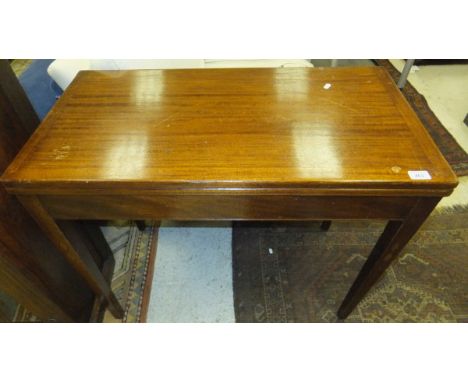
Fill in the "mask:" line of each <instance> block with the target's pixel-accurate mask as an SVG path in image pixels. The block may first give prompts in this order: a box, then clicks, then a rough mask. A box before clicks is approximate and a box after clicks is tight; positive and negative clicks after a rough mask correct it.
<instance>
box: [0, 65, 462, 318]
mask: <svg viewBox="0 0 468 382" xmlns="http://www.w3.org/2000/svg"><path fill="white" fill-rule="evenodd" d="M408 171H423V172H420V173H416V176H417V177H419V178H418V179H413V178H412V177H411V176H410V174H412V173H409V172H408ZM424 171H427V173H426V172H424ZM427 177H430V179H425V178H427ZM421 178H422V179H421ZM2 182H3V184H4V185H5V187H6V188H7V190H8V191H9V192H11V193H13V194H15V195H17V196H18V198H19V199H20V201H21V202H22V204H23V205H24V206H25V207H26V209H27V210H28V211H29V212H30V213H31V214H32V216H33V217H34V218H35V219H36V220H37V222H38V223H39V224H40V225H41V227H42V228H43V230H44V232H45V233H46V234H47V235H48V236H49V237H50V238H51V240H52V241H53V242H54V243H55V245H56V246H57V247H58V248H59V249H60V250H61V252H62V253H63V254H64V256H65V257H66V258H67V259H68V260H69V261H70V263H71V264H73V266H74V267H75V268H76V269H77V270H78V271H79V273H80V274H82V275H83V277H84V278H85V280H86V282H87V283H88V285H89V286H90V287H91V288H92V289H93V291H94V292H96V293H98V294H101V295H102V296H104V298H105V299H106V300H107V301H108V303H109V308H110V309H111V311H112V312H113V313H114V314H116V315H118V314H120V313H121V308H120V306H119V305H118V302H117V301H116V299H115V296H114V295H113V294H112V292H111V291H110V289H109V286H108V284H107V283H106V282H105V280H104V279H103V278H102V276H101V274H100V272H99V270H98V269H97V267H95V266H94V265H93V264H87V263H85V262H83V261H82V260H81V259H80V257H79V256H78V255H77V253H76V251H75V249H74V247H73V245H71V244H70V243H69V241H68V240H67V239H66V237H65V236H64V235H63V233H62V231H61V229H60V227H59V226H58V225H57V224H56V221H57V220H60V219H65V220H66V219H122V218H125V219H135V220H137V219H140V220H143V219H158V220H162V219H173V220H197V219H198V220H316V219H317V220H318V219H320V220H332V219H388V220H389V223H388V225H387V227H386V229H385V231H384V233H383V234H382V236H381V238H380V239H379V241H378V243H377V244H376V246H375V248H374V250H373V251H372V253H371V255H370V257H369V259H368V260H367V262H366V263H365V265H364V267H363V269H362V271H361V272H360V274H359V275H358V277H357V279H356V281H355V283H354V284H353V286H352V287H351V289H350V291H349V293H348V295H347V296H346V298H345V300H344V302H343V304H342V306H341V308H340V310H339V312H338V314H339V316H340V317H346V316H347V315H348V314H349V313H350V311H351V310H352V309H353V308H354V307H355V306H356V304H357V303H358V302H359V300H360V299H361V298H362V296H363V295H364V294H365V293H366V292H367V291H368V290H369V288H370V287H371V286H372V285H373V284H374V282H375V281H376V280H377V279H378V278H379V277H380V276H381V274H382V273H383V272H384V271H385V269H386V267H387V266H388V264H389V263H390V262H391V261H392V260H393V259H394V258H395V257H396V256H397V255H398V253H399V252H400V250H401V249H402V248H403V247H404V246H405V244H406V243H407V242H408V240H409V239H410V238H411V236H412V235H413V234H414V233H415V232H416V231H417V229H418V228H419V227H420V225H421V224H422V223H423V221H424V220H425V219H426V217H427V216H428V215H429V214H430V212H431V211H432V209H433V208H434V207H435V205H436V204H437V202H438V201H439V200H440V198H442V197H443V196H446V195H449V194H450V193H451V192H452V190H453V188H454V187H455V186H456V185H457V178H456V177H455V175H454V174H453V172H452V170H451V169H450V167H449V165H448V164H447V162H446V161H445V160H444V158H443V157H442V155H441V154H440V152H439V150H438V149H437V147H436V145H435V144H434V142H433V141H432V140H431V138H430V137H429V135H428V133H427V132H426V130H425V129H424V127H423V126H422V125H421V122H420V121H419V120H418V118H417V117H416V115H415V113H414V112H413V110H412V109H411V108H410V106H409V105H408V103H407V102H406V101H405V99H404V98H403V96H402V95H401V94H400V92H399V91H398V89H397V87H396V86H395V84H394V83H393V81H392V79H391V78H390V76H389V75H388V74H387V73H386V72H385V71H384V70H383V69H382V68H378V67H375V68H329V69H324V68H320V69H305V68H282V69H198V70H141V71H121V72H119V71H116V72H97V71H84V72H80V73H79V74H78V76H77V78H76V79H75V80H74V82H73V83H72V84H71V85H70V87H69V88H68V89H67V91H66V92H65V94H64V95H63V96H62V98H61V99H60V100H59V101H58V103H57V105H56V106H55V107H54V109H53V110H52V112H51V113H50V114H49V115H48V117H47V118H46V120H45V121H44V122H43V123H42V125H41V126H40V128H39V129H38V130H37V131H36V133H35V134H34V135H33V137H32V138H31V139H30V140H29V142H28V143H27V144H26V146H25V147H24V148H23V150H22V151H21V152H20V153H19V155H18V156H17V157H16V159H15V161H14V162H13V163H12V164H11V165H10V167H9V168H8V169H7V171H6V172H5V173H4V174H3V177H2ZM323 228H324V229H327V223H326V224H325V225H324V226H323Z"/></svg>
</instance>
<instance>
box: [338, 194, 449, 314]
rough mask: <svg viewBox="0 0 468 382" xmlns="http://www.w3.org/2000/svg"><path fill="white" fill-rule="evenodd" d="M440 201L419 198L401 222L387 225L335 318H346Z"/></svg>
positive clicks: (437, 199)
mask: <svg viewBox="0 0 468 382" xmlns="http://www.w3.org/2000/svg"><path fill="white" fill-rule="evenodd" d="M439 200H440V198H432V197H431V198H429V197H428V198H419V199H417V200H416V203H415V205H414V207H413V208H412V209H411V211H410V213H409V214H408V216H407V217H406V218H405V219H404V220H402V221H394V220H391V221H389V222H388V224H387V226H386V227H385V229H384V231H383V233H382V235H381V236H380V238H379V240H378V241H377V244H376V245H375V247H374V249H373V250H372V252H371V254H370V255H369V257H368V259H367V261H366V262H365V263H364V266H363V267H362V269H361V271H360V272H359V274H358V276H357V278H356V280H355V281H354V283H353V285H352V286H351V288H350V289H349V291H348V294H347V295H346V297H345V299H344V301H343V303H342V304H341V306H340V308H339V309H338V317H340V318H343V319H344V318H346V317H348V315H349V314H350V313H351V312H352V311H353V309H354V308H355V307H356V305H357V304H358V303H359V302H360V301H361V299H362V298H363V297H364V296H365V294H366V293H367V292H368V291H369V289H370V288H372V286H373V285H374V284H375V283H376V282H377V280H378V279H379V278H380V276H382V274H383V273H384V272H385V270H386V269H387V267H388V266H389V265H390V263H391V262H392V261H393V260H394V259H395V258H396V257H397V256H398V254H399V253H400V251H401V250H402V249H403V247H404V246H405V245H406V244H407V243H408V241H409V240H410V239H411V237H412V236H413V235H414V234H415V233H416V232H417V231H418V229H419V227H421V225H422V224H423V223H424V221H425V220H426V218H427V217H428V216H429V214H430V213H431V212H432V210H433V209H434V207H435V206H436V205H437V203H438V202H439Z"/></svg>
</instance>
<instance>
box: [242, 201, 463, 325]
mask: <svg viewBox="0 0 468 382" xmlns="http://www.w3.org/2000/svg"><path fill="white" fill-rule="evenodd" d="M383 227H384V222H371V221H360V222H333V223H332V225H331V228H330V230H329V231H328V232H322V231H320V229H319V223H309V224H308V225H305V224H304V225H298V224H293V225H280V224H276V223H275V224H273V223H272V224H253V223H250V224H249V223H235V225H234V228H233V281H234V305H235V312H236V321H237V322H342V320H339V319H337V317H336V311H337V310H338V307H339V305H340V304H341V302H342V300H343V298H344V296H345V294H346V292H347V290H348V288H349V287H350V285H351V283H352V282H353V281H354V278H355V277H356V275H357V272H358V271H359V270H360V268H361V267H362V265H363V263H364V261H365V259H366V257H367V256H368V254H369V253H370V250H371V249H372V247H373V245H374V243H375V242H376V240H377V238H378V236H379V235H380V233H381V232H382V230H383ZM467 269H468V206H465V207H459V208H456V209H450V210H442V211H435V212H434V213H433V215H432V216H431V217H430V218H429V219H428V220H427V221H426V223H425V224H424V226H423V227H422V229H421V230H420V231H419V233H418V234H416V236H415V237H414V238H413V239H412V240H411V242H410V243H409V244H408V245H407V246H406V248H405V249H404V250H403V251H402V255H401V256H400V257H399V258H398V259H397V260H396V261H395V262H394V263H393V264H392V265H391V266H390V267H389V269H388V270H387V272H386V273H385V275H384V277H383V278H382V279H381V280H380V281H379V282H378V283H377V284H376V285H375V286H374V288H372V290H371V291H370V292H369V293H368V295H367V296H366V297H365V298H364V300H363V301H362V302H361V303H360V304H359V305H358V307H357V308H356V309H355V310H354V311H353V312H352V314H351V315H350V316H349V317H348V318H347V319H346V320H345V322H468V272H467Z"/></svg>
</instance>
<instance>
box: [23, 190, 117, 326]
mask: <svg viewBox="0 0 468 382" xmlns="http://www.w3.org/2000/svg"><path fill="white" fill-rule="evenodd" d="M18 199H19V200H20V202H21V204H23V206H24V207H25V208H26V209H27V210H28V212H29V213H30V214H31V216H32V217H33V218H34V220H35V221H36V222H37V223H38V224H39V227H40V228H41V229H42V230H43V232H44V233H45V234H46V236H47V237H48V238H49V239H50V240H51V242H52V243H53V244H54V246H55V247H56V248H57V249H58V250H59V252H60V253H61V254H63V255H64V256H65V258H66V259H67V260H68V262H69V263H70V264H71V266H72V267H73V268H74V269H75V270H76V271H77V272H78V274H80V275H81V276H82V277H83V279H84V280H85V281H86V283H87V284H88V286H89V287H90V288H91V290H92V291H93V292H94V293H96V294H97V295H98V296H102V297H103V298H104V299H105V300H106V301H107V303H108V308H109V310H110V312H111V313H112V315H113V316H114V317H115V318H122V317H123V315H124V311H123V309H122V306H121V305H120V303H119V301H118V300H117V298H116V297H115V295H114V293H113V292H112V290H111V288H110V285H109V284H108V282H107V281H106V280H105V278H104V276H103V275H102V273H101V271H100V270H99V268H98V266H97V264H96V263H94V262H93V261H90V262H88V263H86V262H85V261H84V260H83V259H82V258H81V256H80V255H79V254H78V253H77V252H76V250H75V249H74V248H73V246H72V244H71V243H70V241H69V240H68V239H67V237H66V236H65V234H64V233H63V232H62V230H61V229H60V227H59V226H58V225H57V223H56V222H55V220H54V219H53V218H52V216H50V214H49V213H48V212H47V210H46V209H45V208H44V206H43V205H42V203H41V202H40V200H39V199H38V198H37V197H35V196H18Z"/></svg>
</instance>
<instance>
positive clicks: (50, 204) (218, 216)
mask: <svg viewBox="0 0 468 382" xmlns="http://www.w3.org/2000/svg"><path fill="white" fill-rule="evenodd" d="M38 198H39V199H40V201H41V202H42V204H43V206H44V207H45V208H46V209H47V210H48V212H49V213H50V215H51V216H52V217H54V218H56V219H97V220H101V219H153V220H315V219H396V220H398V219H404V218H405V217H406V216H407V215H408V214H409V212H410V210H411V208H412V207H413V206H414V205H415V203H416V201H417V200H418V199H420V197H414V196H411V197H407V196H405V197H403V196H395V197H392V196H294V195H258V194H257V195H213V194H209V195H190V194H189V195H185V194H183V195H180V194H178V195H170V194H168V195H165V194H164V195H38Z"/></svg>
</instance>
